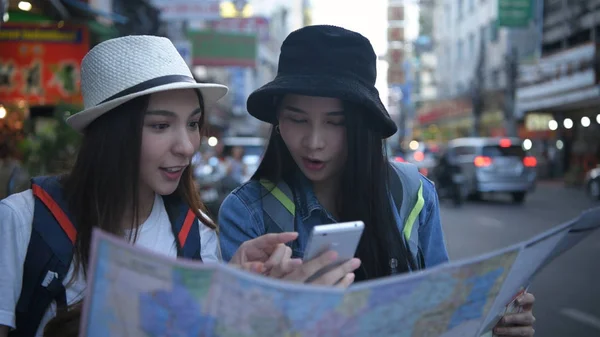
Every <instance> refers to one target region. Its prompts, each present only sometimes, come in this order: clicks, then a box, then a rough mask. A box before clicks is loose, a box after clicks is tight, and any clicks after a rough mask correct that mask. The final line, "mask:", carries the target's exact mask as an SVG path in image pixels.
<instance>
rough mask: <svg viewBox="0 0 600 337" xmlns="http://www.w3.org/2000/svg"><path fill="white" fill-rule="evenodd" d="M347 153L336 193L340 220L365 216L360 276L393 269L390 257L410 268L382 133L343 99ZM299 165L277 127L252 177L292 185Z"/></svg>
mask: <svg viewBox="0 0 600 337" xmlns="http://www.w3.org/2000/svg"><path fill="white" fill-rule="evenodd" d="M344 111H345V116H346V123H345V124H346V133H347V136H346V137H347V141H348V145H347V146H348V157H347V162H346V165H345V166H344V170H343V173H342V183H341V184H340V190H339V191H338V193H337V200H336V204H337V207H338V209H337V210H336V211H337V214H340V218H339V219H338V221H356V220H361V221H363V222H364V223H365V231H364V233H363V236H362V238H361V241H360V244H359V247H358V250H357V253H356V257H358V258H360V259H361V260H362V266H361V268H360V269H359V270H357V271H356V280H365V279H374V278H378V277H383V276H388V275H390V274H391V267H390V260H391V259H392V258H395V259H397V261H398V265H397V266H395V269H396V272H400V273H401V272H407V271H408V270H409V265H408V262H407V261H408V258H409V253H408V251H407V249H406V247H405V245H404V244H403V240H402V236H401V233H400V230H399V228H398V224H397V223H396V219H395V217H394V213H393V210H392V205H391V203H390V194H389V191H388V189H389V184H388V174H389V170H390V169H391V168H390V167H389V163H388V159H387V154H386V150H385V146H384V145H385V143H384V141H383V140H382V136H381V132H380V131H378V129H377V126H376V125H375V124H374V123H373V119H372V118H368V116H367V115H368V113H367V112H366V111H364V109H363V108H362V107H361V106H359V105H356V104H352V103H347V102H344ZM298 170H299V168H298V166H297V165H296V163H295V162H294V160H293V158H292V156H291V154H290V152H289V150H288V149H287V147H286V145H285V143H284V142H283V139H282V138H281V137H280V135H279V134H278V133H277V132H275V130H274V129H273V130H272V131H271V136H270V140H269V144H268V146H267V149H266V151H265V155H264V157H263V160H262V162H261V163H260V165H259V167H258V169H257V171H256V173H255V174H254V176H253V177H252V179H256V180H258V179H263V178H265V179H269V180H271V181H273V182H276V183H277V182H280V181H281V180H283V181H285V182H286V183H287V184H288V185H291V186H293V185H294V175H295V173H296V172H297V171H298Z"/></svg>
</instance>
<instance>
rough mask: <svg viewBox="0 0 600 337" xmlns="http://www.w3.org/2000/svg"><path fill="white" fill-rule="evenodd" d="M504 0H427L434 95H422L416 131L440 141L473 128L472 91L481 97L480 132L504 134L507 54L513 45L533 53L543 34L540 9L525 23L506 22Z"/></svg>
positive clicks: (521, 55)
mask: <svg viewBox="0 0 600 337" xmlns="http://www.w3.org/2000/svg"><path fill="white" fill-rule="evenodd" d="M501 1H503V0H440V1H433V2H424V5H423V6H422V9H421V12H425V13H428V12H431V14H430V15H431V17H432V21H433V25H432V38H433V39H432V44H433V54H434V56H435V64H436V66H435V71H434V76H433V77H434V83H435V86H436V90H435V91H436V97H435V99H433V100H431V99H428V100H424V102H423V104H422V105H421V107H420V108H419V109H418V111H417V119H416V125H417V130H418V131H417V134H421V135H425V137H424V138H430V139H432V140H437V141H440V142H443V141H447V140H448V139H450V138H455V137H461V136H468V135H471V134H473V132H474V128H473V117H472V115H473V107H472V106H473V104H472V102H471V101H472V100H473V98H474V97H481V98H482V99H483V108H482V110H483V113H482V116H481V126H480V127H479V129H478V130H477V131H478V134H480V135H482V136H500V135H504V134H506V130H505V125H504V118H503V111H504V110H505V108H506V107H505V102H504V92H505V90H506V88H507V84H509V77H508V71H507V55H508V53H509V51H511V50H515V51H516V58H517V59H518V60H521V61H522V60H525V59H531V58H533V57H534V55H535V53H536V52H537V51H538V48H536V44H535V43H531V42H532V41H536V40H539V38H540V37H539V36H540V33H539V29H537V28H536V27H538V26H539V21H537V20H536V17H537V12H535V13H531V14H532V15H531V18H530V20H529V22H528V24H527V25H525V26H522V27H519V28H508V27H502V24H501V22H500V20H499V19H500V16H499V13H500V9H499V8H500V6H501V5H504V4H503V3H501ZM532 1H533V2H534V3H535V2H536V1H538V0H532ZM428 15H429V13H428ZM480 62H481V67H480V69H481V70H480V71H478V64H479V63H480ZM477 77H479V79H477ZM467 102H468V103H467ZM452 107H455V108H456V109H458V110H457V111H455V110H454V108H452ZM444 111H445V112H444ZM436 133H437V135H436Z"/></svg>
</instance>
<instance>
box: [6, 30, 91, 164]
mask: <svg viewBox="0 0 600 337" xmlns="http://www.w3.org/2000/svg"><path fill="white" fill-rule="evenodd" d="M0 50H2V54H1V55H0V107H1V108H0V116H2V117H3V118H1V119H2V122H0V133H1V134H2V143H3V144H10V146H9V150H8V152H9V153H7V155H9V156H13V157H14V156H16V157H19V155H22V154H24V153H27V152H28V151H29V150H31V147H29V148H27V147H28V144H29V145H31V143H30V142H23V141H24V140H28V141H30V140H31V137H28V136H29V135H33V134H37V133H39V132H40V131H47V130H49V129H53V128H55V127H56V125H58V124H60V123H61V122H62V117H63V115H61V114H63V113H65V112H67V111H70V112H74V111H77V110H79V109H80V108H81V107H82V105H83V104H82V103H83V102H82V97H81V93H80V83H79V81H80V74H79V72H80V66H81V60H82V59H83V57H84V56H85V54H86V53H87V51H88V50H89V35H88V29H87V27H85V26H81V25H69V24H65V23H64V22H63V23H60V24H59V23H22V22H19V23H12V22H8V23H5V24H3V25H2V28H1V29H0ZM59 115H60V116H59ZM57 146H59V144H57ZM24 148H25V149H24ZM50 155H52V154H50Z"/></svg>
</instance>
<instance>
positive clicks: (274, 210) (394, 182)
mask: <svg viewBox="0 0 600 337" xmlns="http://www.w3.org/2000/svg"><path fill="white" fill-rule="evenodd" d="M389 164H390V166H391V168H390V170H388V171H389V184H390V190H391V191H390V192H391V194H392V198H393V200H394V204H395V206H396V209H397V210H398V214H399V215H400V218H401V219H403V220H404V223H402V224H398V227H399V229H400V233H401V235H402V239H403V242H402V243H403V244H404V245H405V247H406V249H407V251H408V252H409V253H410V254H409V255H410V258H409V261H407V262H408V265H409V267H410V269H411V270H413V271H414V270H421V269H424V268H425V261H424V257H423V253H422V251H421V248H420V246H419V226H420V223H419V214H420V213H421V210H423V207H424V206H425V200H424V199H423V182H422V181H421V178H422V177H423V176H422V175H421V173H419V170H418V168H417V167H416V166H415V165H413V164H410V163H395V162H394V163H392V162H390V163H389ZM260 183H261V185H262V187H263V188H264V189H265V190H266V193H265V196H264V197H263V199H262V208H263V215H264V216H266V217H269V218H270V219H271V220H272V223H274V224H275V226H270V225H268V224H269V223H270V222H269V221H265V230H266V232H267V233H281V232H292V231H294V228H295V215H296V205H295V204H294V201H293V200H294V197H293V193H292V190H291V188H290V187H289V186H288V185H287V184H286V183H285V182H283V181H280V182H279V183H278V184H274V183H273V182H271V181H269V180H266V179H262V180H261V181H260ZM397 264H398V261H397V260H396V259H394V258H392V259H390V268H391V270H392V273H395V268H396V266H397Z"/></svg>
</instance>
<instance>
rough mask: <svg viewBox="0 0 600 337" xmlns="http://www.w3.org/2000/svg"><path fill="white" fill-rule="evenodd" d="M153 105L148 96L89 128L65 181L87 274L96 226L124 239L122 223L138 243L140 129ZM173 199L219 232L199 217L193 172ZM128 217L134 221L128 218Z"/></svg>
mask: <svg viewBox="0 0 600 337" xmlns="http://www.w3.org/2000/svg"><path fill="white" fill-rule="evenodd" d="M149 100H150V97H149V96H142V97H138V98H136V99H133V100H131V101H129V102H127V103H124V104H122V105H120V106H118V107H117V108H115V109H113V110H111V111H109V112H107V113H106V114H104V115H102V116H100V117H99V118H98V119H96V120H95V121H94V122H93V123H91V124H90V125H89V126H88V127H87V128H86V129H85V131H84V135H83V139H82V142H81V147H80V149H79V154H78V156H77V160H76V161H75V165H74V167H73V169H72V170H71V172H70V173H69V174H68V175H66V176H64V177H63V178H62V184H63V188H64V194H65V198H66V201H67V203H68V207H69V211H70V213H71V215H72V216H73V218H74V220H75V222H76V223H77V225H78V228H77V239H76V241H75V260H76V261H77V264H76V268H83V271H84V273H85V272H86V271H87V267H88V262H89V250H90V245H91V239H92V229H93V228H94V227H98V228H101V229H102V230H104V231H106V232H108V233H112V234H116V235H123V234H124V233H125V231H124V228H123V223H124V221H126V222H127V223H129V224H130V228H129V229H130V230H131V231H130V233H134V234H133V240H135V233H137V231H136V227H137V223H138V220H139V209H138V205H139V179H140V177H139V175H140V172H139V171H140V152H141V145H142V129H143V123H144V115H145V113H146V110H147V108H148V102H149ZM198 100H199V104H200V108H201V109H202V111H203V113H202V114H201V120H200V127H199V129H200V130H202V125H203V123H204V119H205V117H204V115H205V112H204V100H203V99H202V96H201V95H200V93H198ZM200 132H201V131H200ZM169 197H180V198H181V199H183V200H184V202H186V203H187V204H188V205H189V206H190V208H191V209H192V210H193V211H194V212H195V213H196V216H198V218H199V219H200V220H201V221H202V222H203V223H204V224H205V225H206V226H208V227H210V228H213V229H216V225H215V224H214V223H213V222H212V221H211V220H210V219H208V218H207V217H204V216H201V214H200V211H199V210H202V211H204V212H206V211H205V207H204V205H203V204H202V202H201V201H200V196H199V195H198V192H197V190H196V187H195V184H194V180H193V176H192V172H191V170H190V168H189V167H188V168H186V169H185V171H184V172H183V175H182V178H181V181H180V182H179V186H178V187H177V190H176V191H175V192H174V193H173V194H172V195H171V196H169ZM169 197H166V198H169ZM165 201H166V200H165ZM131 207H133V212H131ZM129 214H131V217H130V218H129V219H125V218H124V217H126V216H127V215H129Z"/></svg>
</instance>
